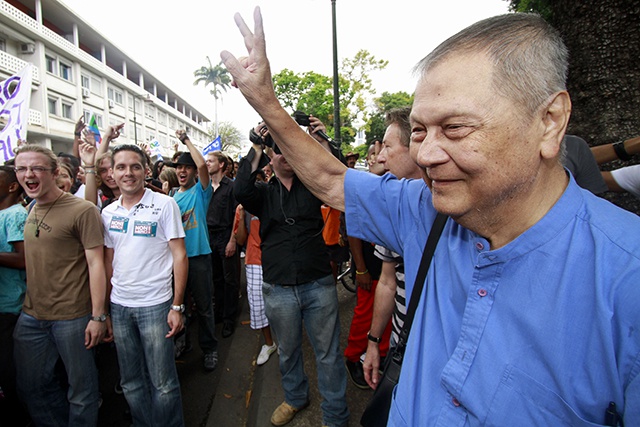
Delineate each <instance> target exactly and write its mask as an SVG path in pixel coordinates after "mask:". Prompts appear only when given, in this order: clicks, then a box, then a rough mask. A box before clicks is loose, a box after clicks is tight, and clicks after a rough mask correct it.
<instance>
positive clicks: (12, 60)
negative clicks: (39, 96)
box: [0, 50, 40, 85]
mask: <svg viewBox="0 0 640 427" xmlns="http://www.w3.org/2000/svg"><path fill="white" fill-rule="evenodd" d="M27 64H28V62H27V61H23V60H22V59H20V58H17V57H15V56H13V55H11V54H9V53H6V52H3V51H1V50H0V70H2V71H6V72H7V73H8V74H16V73H17V72H19V71H20V70H22V69H23V68H24V66H25V65H27ZM31 69H32V70H33V71H32V73H31V76H32V80H33V83H34V84H36V85H39V84H40V70H39V69H38V67H36V66H33V67H32V68H31Z"/></svg>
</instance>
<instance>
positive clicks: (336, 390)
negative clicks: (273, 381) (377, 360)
mask: <svg viewBox="0 0 640 427" xmlns="http://www.w3.org/2000/svg"><path fill="white" fill-rule="evenodd" d="M262 293H263V296H264V303H265V309H266V313H267V317H268V318H269V324H270V325H271V328H273V331H274V332H275V335H276V337H277V339H278V346H279V348H280V357H279V358H280V373H281V374H282V388H283V389H284V395H285V400H286V402H287V403H288V404H290V405H291V406H293V407H294V408H300V407H301V406H303V405H304V404H305V403H306V402H307V401H308V400H309V382H308V380H307V376H306V374H305V373H304V362H303V359H302V326H303V322H304V327H305V329H306V331H307V335H308V336H309V340H310V341H311V345H312V347H313V351H314V353H315V356H316V365H317V368H318V388H319V390H320V394H321V395H322V397H323V401H322V404H321V405H320V406H321V408H322V414H323V424H325V425H328V426H330V427H336V426H343V425H346V424H347V423H348V421H349V410H348V409H347V400H346V391H347V373H346V370H345V367H344V362H343V360H342V355H341V353H340V349H339V346H340V321H339V319H338V294H337V292H336V287H335V282H334V281H333V276H332V275H328V276H326V277H323V278H321V279H318V280H314V281H311V282H308V283H305V284H302V285H297V286H280V285H272V284H269V283H264V284H263V286H262Z"/></svg>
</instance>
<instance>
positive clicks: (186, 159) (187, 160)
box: [165, 153, 198, 168]
mask: <svg viewBox="0 0 640 427" xmlns="http://www.w3.org/2000/svg"><path fill="white" fill-rule="evenodd" d="M165 165H166V166H170V167H172V168H175V167H176V166H178V165H184V166H193V167H194V168H197V167H198V166H196V162H194V161H193V157H191V153H182V154H180V157H178V160H176V161H175V162H167V163H165Z"/></svg>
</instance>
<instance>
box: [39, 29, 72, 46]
mask: <svg viewBox="0 0 640 427" xmlns="http://www.w3.org/2000/svg"><path fill="white" fill-rule="evenodd" d="M42 34H44V35H45V37H47V38H48V39H49V40H50V41H51V42H53V44H56V45H58V47H61V48H62V49H64V50H65V51H66V52H74V53H75V52H76V46H75V45H74V44H73V43H71V42H70V41H69V40H67V39H65V38H64V37H62V36H61V35H60V34H58V33H56V32H55V31H52V30H50V29H49V28H47V27H45V26H42Z"/></svg>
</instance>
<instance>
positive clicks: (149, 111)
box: [144, 105, 156, 121]
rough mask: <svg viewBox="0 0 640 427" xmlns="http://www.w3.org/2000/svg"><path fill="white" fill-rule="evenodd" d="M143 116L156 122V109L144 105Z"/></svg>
mask: <svg viewBox="0 0 640 427" xmlns="http://www.w3.org/2000/svg"><path fill="white" fill-rule="evenodd" d="M144 115H145V117H146V118H148V119H151V120H154V121H155V120H156V107H154V106H153V105H145V109H144Z"/></svg>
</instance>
